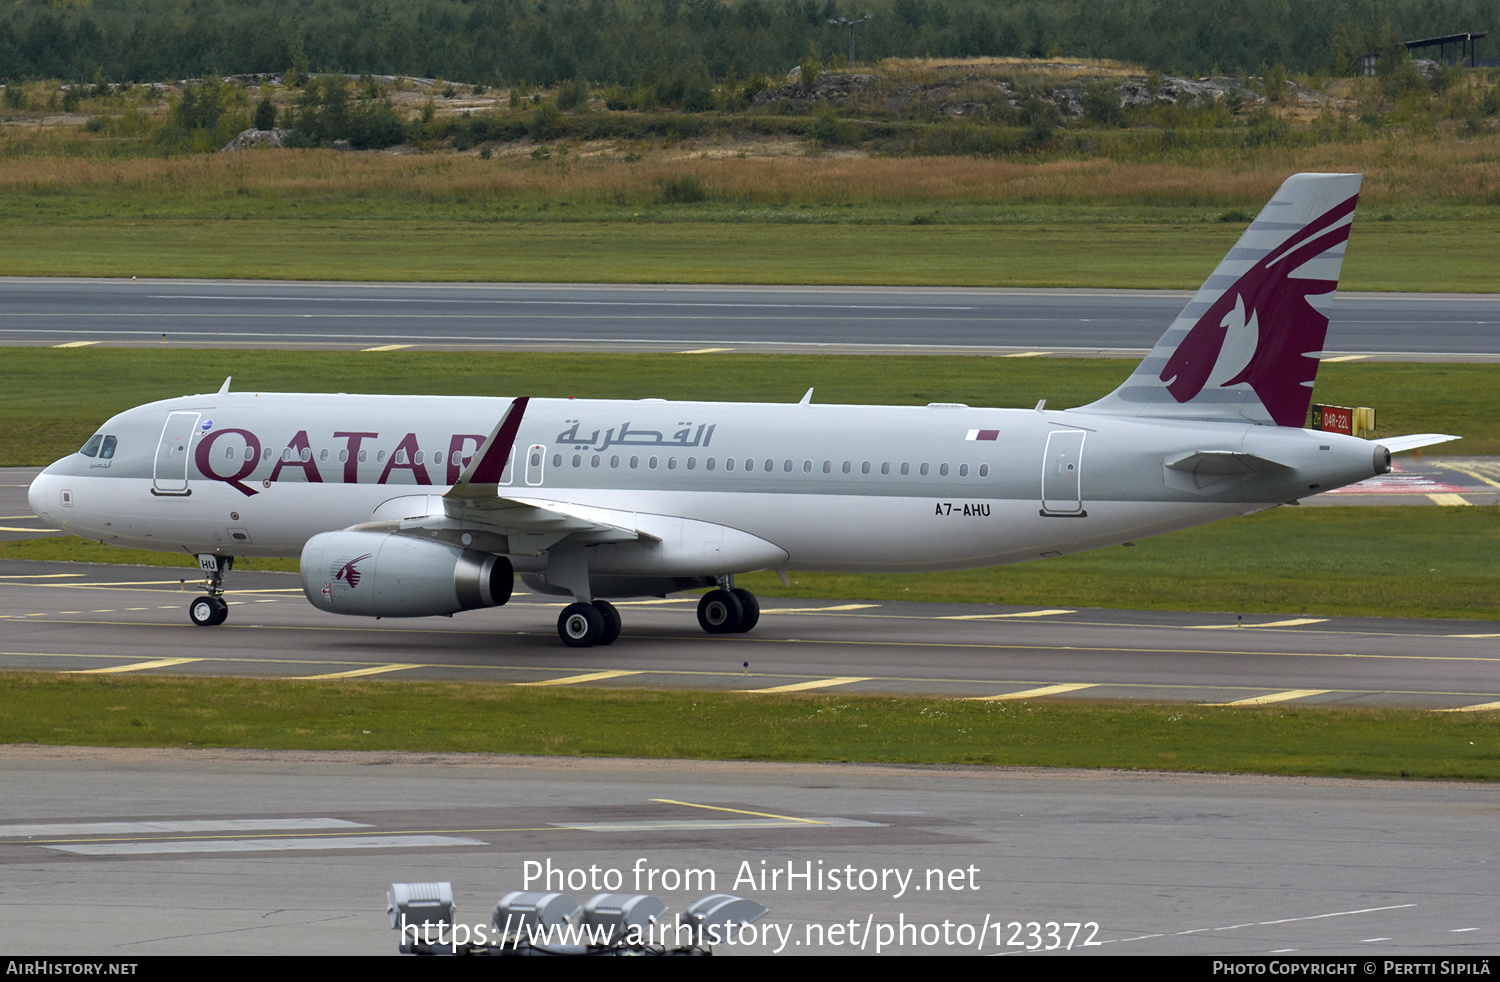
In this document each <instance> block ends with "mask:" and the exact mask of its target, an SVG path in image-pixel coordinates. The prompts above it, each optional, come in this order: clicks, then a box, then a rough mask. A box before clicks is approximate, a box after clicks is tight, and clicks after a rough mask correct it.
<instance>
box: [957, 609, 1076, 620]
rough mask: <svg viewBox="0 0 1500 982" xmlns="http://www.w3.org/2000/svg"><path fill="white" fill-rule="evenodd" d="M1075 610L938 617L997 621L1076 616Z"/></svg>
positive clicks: (1024, 611)
mask: <svg viewBox="0 0 1500 982" xmlns="http://www.w3.org/2000/svg"><path fill="white" fill-rule="evenodd" d="M1076 613H1077V611H1074V610H1022V611H1018V612H1016V613H1014V614H951V615H948V616H944V617H937V618H934V620H939V621H997V620H1000V619H1001V618H1003V617H1051V616H1052V615H1053V614H1076Z"/></svg>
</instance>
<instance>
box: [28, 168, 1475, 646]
mask: <svg viewBox="0 0 1500 982" xmlns="http://www.w3.org/2000/svg"><path fill="white" fill-rule="evenodd" d="M1360 181H1361V175H1358V174H1297V175H1294V176H1292V177H1291V178H1289V179H1288V180H1287V181H1286V182H1285V183H1284V184H1283V185H1282V186H1281V188H1280V190H1279V191H1277V193H1276V195H1275V196H1274V197H1273V198H1272V199H1271V201H1270V203H1269V204H1267V205H1266V207H1265V209H1264V210H1262V211H1261V213H1260V215H1259V216H1258V217H1257V218H1256V219H1255V221H1254V222H1253V223H1252V224H1251V225H1250V227H1249V228H1248V229H1247V230H1246V231H1245V232H1244V234H1243V235H1242V236H1241V237H1240V239H1239V241H1238V242H1237V243H1236V244H1235V246H1234V248H1233V249H1231V250H1230V251H1229V253H1228V255H1226V256H1225V258H1224V259H1223V261H1222V262H1221V263H1220V264H1219V266H1218V268H1217V269H1215V270H1214V272H1213V274H1212V275H1211V276H1210V277H1209V278H1208V280H1207V281H1206V282H1205V283H1204V284H1203V286H1202V288H1201V289H1199V291H1198V292H1197V294H1196V295H1195V296H1194V297H1193V299H1192V300H1191V301H1189V302H1188V304H1187V306H1186V307H1184V308H1183V311H1182V313H1181V314H1180V315H1178V317H1177V318H1176V319H1175V320H1174V321H1173V322H1172V324H1171V325H1170V326H1169V327H1168V328H1167V330H1166V333H1165V334H1163V335H1162V338H1161V340H1160V341H1158V342H1157V344H1156V346H1155V347H1154V348H1153V349H1152V350H1151V352H1150V353H1149V354H1148V355H1147V356H1146V358H1145V360H1143V361H1142V362H1141V363H1140V365H1139V366H1137V367H1136V369H1135V371H1134V372H1133V373H1132V374H1131V375H1130V377H1129V378H1127V379H1126V380H1125V381H1124V383H1123V384H1121V385H1120V387H1119V388H1117V389H1115V390H1114V391H1113V392H1111V393H1109V394H1108V395H1106V396H1104V397H1103V398H1101V399H1099V400H1097V401H1095V402H1092V403H1089V404H1088V405H1085V406H1080V407H1077V408H1073V409H1067V410H1054V409H1048V408H1046V404H1045V400H1043V401H1042V402H1040V403H1038V404H1037V405H1036V407H1035V408H1034V409H987V408H973V407H969V406H966V405H959V404H947V403H937V404H931V405H926V406H851V405H824V404H814V403H813V402H812V400H811V396H812V390H811V389H809V390H808V393H807V395H805V396H803V398H802V400H801V401H800V402H797V403H787V404H763V403H725V402H668V401H663V400H658V399H641V400H618V399H614V400H584V399H541V398H528V397H526V396H520V397H515V398H469V397H444V396H395V395H353V394H336V395H335V394H294V393H262V392H232V391H230V380H229V379H226V380H225V381H224V384H223V386H222V387H221V388H220V389H219V391H217V392H215V393H212V394H205V395H194V396H185V397H182V398H177V399H168V400H165V401H161V402H153V403H150V404H149V405H145V406H140V407H138V408H135V409H131V410H128V411H126V412H124V413H121V414H120V415H118V416H115V417H114V418H113V419H111V420H109V421H108V422H107V423H105V424H104V426H103V427H101V428H100V429H99V431H98V432H97V433H96V434H94V435H93V436H92V437H90V438H89V440H88V441H87V442H86V443H85V444H84V445H83V447H82V448H81V449H80V450H79V451H78V452H77V453H74V454H71V455H69V456H67V457H64V458H63V459H61V460H59V461H57V462H56V463H54V464H52V465H51V466H50V467H48V468H46V470H44V471H43V472H42V473H41V474H40V475H39V476H38V477H37V478H36V480H35V482H34V483H33V484H32V485H31V488H30V491H29V499H30V502H31V506H32V508H34V509H35V510H36V513H37V514H38V515H39V516H41V517H43V518H45V519H46V520H48V521H50V522H54V523H56V524H57V525H58V526H59V527H61V528H64V529H67V530H68V531H71V532H73V533H76V534H78V535H80V536H83V537H86V538H90V539H97V540H99V541H100V542H104V543H108V544H111V545H120V546H133V547H137V548H145V549H156V550H162V551H173V552H177V551H183V552H186V553H189V554H192V555H195V556H196V557H197V558H198V561H199V564H200V566H201V568H202V570H203V572H204V577H205V593H204V595H203V596H201V597H198V598H196V599H195V600H194V601H193V602H192V603H191V604H190V610H189V613H190V616H191V620H192V622H193V623H194V624H198V625H201V626H205V627H210V626H215V625H219V624H222V623H223V622H224V621H225V619H226V617H227V614H228V607H227V604H226V601H225V600H224V592H225V574H226V573H227V572H228V571H229V570H230V569H231V568H232V566H233V563H234V559H235V558H236V557H241V556H299V557H300V559H301V567H300V568H301V580H302V587H303V591H304V593H305V594H306V596H307V599H308V600H309V601H311V602H312V604H313V605H314V606H315V607H317V608H319V609H320V610H324V611H329V612H332V613H337V614H351V615H363V616H368V617H376V618H380V617H421V616H430V615H452V614H455V613H458V612H460V611H465V610H473V609H481V608H488V607H497V606H501V605H503V604H505V603H506V602H507V601H508V600H509V599H510V597H511V594H512V589H513V584H514V579H515V577H516V575H518V574H519V576H520V578H521V580H522V582H524V583H525V584H526V585H527V586H528V587H530V588H531V589H532V590H535V591H538V592H540V593H543V594H550V595H558V596H562V597H566V598H569V600H570V602H569V603H568V604H567V605H566V606H565V607H564V609H563V610H562V612H561V614H560V616H559V617H558V622H557V632H558V635H559V637H560V638H561V639H562V641H563V643H564V644H566V645H568V646H570V647H588V646H592V645H608V644H611V643H613V642H614V641H615V639H616V638H617V637H618V636H619V634H620V630H621V619H620V614H619V611H618V609H617V608H616V607H615V606H614V605H613V604H611V603H609V602H608V599H607V598H617V599H618V598H621V597H640V596H665V595H667V594H669V593H673V592H677V591H685V590H692V589H701V588H703V587H708V588H709V590H708V592H707V593H705V594H704V595H703V597H702V598H701V600H700V601H699V604H698V621H699V624H700V626H701V627H702V628H703V630H705V631H707V632H709V633H713V634H732V633H736V632H746V631H749V630H751V629H752V628H754V627H755V625H756V623H757V621H758V619H759V616H760V605H759V601H758V600H757V598H756V597H755V596H754V594H752V593H750V592H749V591H747V590H744V589H740V588H737V587H736V586H735V584H734V578H735V576H736V574H740V573H745V572H749V571H755V570H774V571H777V572H778V573H779V574H780V575H781V576H782V578H783V579H785V575H786V571H787V570H788V569H789V568H793V567H795V568H796V569H799V570H808V571H816V570H827V571H843V572H893V573H917V572H923V571H930V570H947V569H963V568H974V567H983V566H994V565H1000V564H1005V563H1015V562H1022V561H1025V560H1033V559H1043V558H1048V557H1053V556H1061V555H1064V554H1067V553H1073V552H1079V551H1082V550H1085V549H1094V548H1097V547H1100V546H1107V545H1114V544H1119V543H1124V542H1131V541H1134V540H1137V539H1140V538H1142V537H1144V536H1148V535H1156V534H1159V533H1163V532H1170V531H1174V530H1176V529H1181V528H1186V527H1189V526H1194V525H1199V524H1202V523H1205V522H1211V521H1215V520H1217V519H1221V518H1228V517H1230V516H1234V515H1246V514H1250V513H1253V512H1258V511H1262V510H1264V509H1268V508H1272V507H1275V506H1277V505H1281V504H1296V503H1297V502H1298V500H1299V499H1301V498H1304V497H1307V496H1309V495H1313V494H1317V493H1319V492H1323V491H1328V490H1332V489H1334V488H1337V487H1341V486H1344V485H1347V484H1352V483H1354V482H1357V481H1361V480H1364V479H1366V478H1369V477H1372V476H1374V475H1378V474H1383V473H1386V472H1387V471H1389V470H1390V467H1391V463H1390V461H1391V454H1392V453H1393V452H1399V451H1402V450H1411V449H1415V448H1418V447H1422V446H1427V445H1430V444H1433V443H1439V442H1443V441H1445V440H1451V439H1458V438H1457V437H1452V436H1448V435H1445V434H1433V433H1427V434H1417V435H1412V436H1402V437H1396V438H1394V439H1387V440H1382V441H1381V442H1378V443H1376V442H1371V441H1367V440H1363V439H1359V438H1356V437H1353V436H1347V435H1343V434H1338V433H1330V432H1321V431H1315V430H1310V429H1306V428H1304V422H1305V420H1306V418H1307V413H1308V408H1309V405H1310V402H1311V399H1312V385H1313V380H1314V378H1315V377H1316V374H1317V369H1318V362H1319V358H1320V356H1321V354H1322V352H1321V349H1322V346H1323V341H1324V335H1325V332H1326V330H1327V327H1328V317H1329V312H1330V310H1331V307H1332V304H1333V300H1334V293H1335V290H1336V288H1337V285H1338V277H1339V272H1340V268H1341V265H1342V262H1343V256H1344V248H1345V244H1346V242H1347V240H1348V237H1349V230H1350V225H1351V222H1352V220H1353V214H1354V209H1355V203H1356V201H1357V200H1358V193H1359V185H1360Z"/></svg>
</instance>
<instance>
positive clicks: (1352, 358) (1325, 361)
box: [1318, 355, 1370, 365]
mask: <svg viewBox="0 0 1500 982" xmlns="http://www.w3.org/2000/svg"><path fill="white" fill-rule="evenodd" d="M1368 357H1370V356H1369V355H1339V356H1338V357H1337V358H1319V359H1318V360H1319V361H1320V362H1322V363H1323V364H1325V365H1332V364H1333V363H1335V362H1340V361H1363V360H1364V359H1366V358H1368Z"/></svg>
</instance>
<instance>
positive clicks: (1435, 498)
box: [1427, 493, 1469, 505]
mask: <svg viewBox="0 0 1500 982" xmlns="http://www.w3.org/2000/svg"><path fill="white" fill-rule="evenodd" d="M1427 497H1428V498H1430V499H1431V500H1432V503H1433V504H1435V505H1467V504H1469V502H1467V501H1465V500H1464V496H1463V495H1461V494H1451V493H1449V494H1429V495H1428V496H1427Z"/></svg>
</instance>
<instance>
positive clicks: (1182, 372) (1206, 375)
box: [1159, 195, 1359, 426]
mask: <svg viewBox="0 0 1500 982" xmlns="http://www.w3.org/2000/svg"><path fill="white" fill-rule="evenodd" d="M1358 198H1359V196H1358V195H1355V196H1353V197H1351V198H1349V199H1348V200H1347V201H1344V202H1341V203H1340V204H1338V205H1336V206H1335V207H1333V208H1331V209H1329V210H1328V211H1327V212H1325V213H1324V215H1323V216H1322V217H1321V218H1319V219H1318V220H1317V221H1316V222H1313V223H1312V224H1310V225H1307V226H1306V227H1304V228H1302V229H1300V230H1299V231H1297V232H1295V233H1294V234H1293V235H1291V236H1289V237H1288V238H1287V240H1286V241H1285V242H1283V243H1282V244H1281V246H1280V247H1279V248H1277V249H1273V250H1271V252H1270V253H1268V254H1267V255H1266V257H1265V258H1264V259H1262V260H1260V262H1258V263H1256V264H1255V265H1254V266H1252V267H1250V269H1249V270H1248V271H1246V272H1245V273H1244V274H1243V275H1242V276H1240V278H1239V280H1237V281H1236V282H1235V284H1234V285H1233V286H1232V287H1230V288H1229V289H1228V290H1225V291H1224V292H1223V293H1222V294H1221V295H1220V296H1219V299H1218V300H1217V301H1215V302H1214V304H1213V305H1212V306H1211V307H1209V308H1208V311H1207V312H1206V313H1204V314H1203V316H1201V317H1199V318H1198V322H1197V323H1196V324H1194V325H1193V328H1192V330H1190V331H1188V334H1187V337H1185V338H1183V339H1182V343H1181V344H1179V345H1178V346H1177V350H1176V351H1175V352H1173V353H1172V357H1171V358H1169V359H1168V360H1167V365H1166V367H1165V368H1163V369H1162V371H1161V375H1160V376H1159V377H1160V378H1161V380H1162V381H1163V382H1165V383H1167V391H1168V392H1170V393H1172V398H1174V399H1176V400H1177V401H1178V402H1187V401H1188V400H1190V399H1192V398H1194V397H1195V396H1197V395H1198V393H1199V392H1202V391H1203V388H1204V387H1205V386H1206V385H1208V384H1211V383H1212V384H1216V385H1218V386H1219V387H1221V388H1227V387H1229V386H1231V385H1237V384H1239V383H1241V382H1246V383H1249V385H1250V387H1251V388H1252V389H1254V390H1255V394H1256V395H1257V396H1259V397H1260V401H1261V404H1262V405H1264V406H1265V407H1266V409H1267V410H1268V411H1269V412H1270V414H1271V418H1272V419H1273V420H1275V421H1276V423H1277V424H1278V425H1280V426H1301V425H1302V421H1303V418H1304V417H1305V416H1306V415H1307V404H1308V402H1309V401H1310V400H1311V398H1312V393H1311V391H1310V386H1311V384H1312V381H1313V379H1314V378H1316V377H1317V374H1318V364H1317V359H1316V358H1306V357H1303V356H1304V355H1306V354H1308V353H1310V352H1317V351H1319V350H1321V349H1322V347H1323V338H1324V336H1325V335H1326V334H1327V331H1328V317H1327V315H1325V314H1323V313H1322V312H1321V311H1319V310H1318V309H1317V308H1315V307H1314V306H1313V305H1312V304H1311V303H1309V302H1308V297H1311V296H1326V295H1328V294H1331V293H1333V291H1334V290H1336V289H1338V285H1339V284H1338V278H1337V276H1335V277H1334V278H1333V279H1322V278H1317V277H1311V278H1302V277H1297V276H1294V275H1293V274H1295V273H1296V272H1297V270H1299V269H1300V268H1302V267H1303V266H1304V265H1305V264H1307V263H1308V262H1309V261H1311V260H1313V259H1316V258H1317V257H1318V256H1321V255H1322V254H1323V253H1325V252H1327V251H1328V250H1329V249H1331V248H1333V247H1334V246H1337V245H1342V244H1343V243H1345V242H1346V241H1348V239H1349V223H1348V222H1344V221H1343V219H1345V218H1347V217H1348V216H1350V215H1352V214H1354V205H1355V202H1356V201H1357V200H1358Z"/></svg>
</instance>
